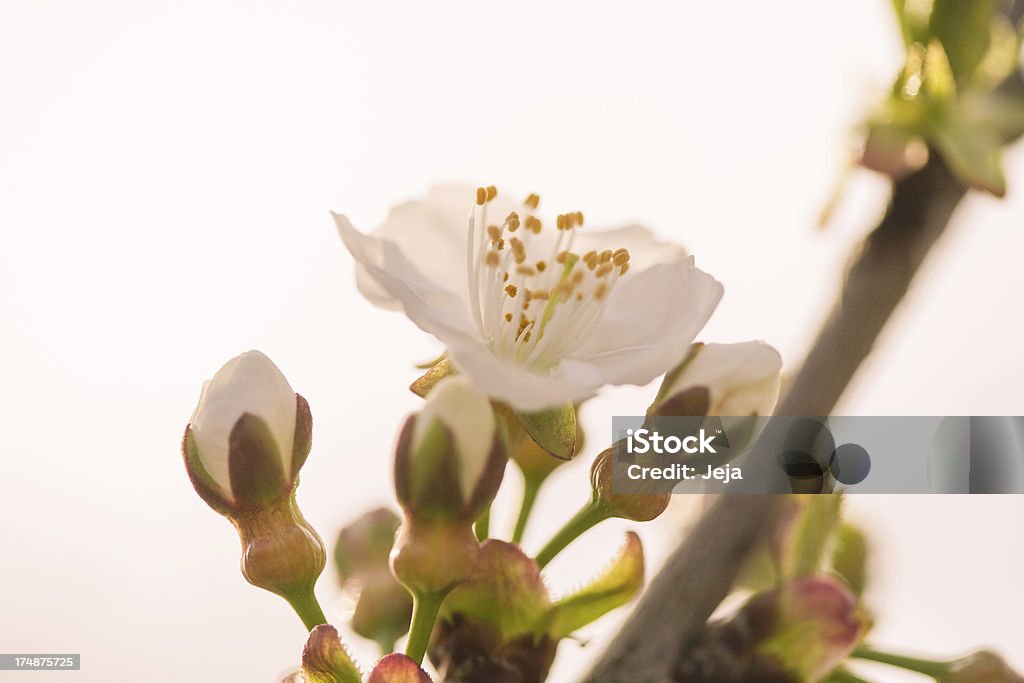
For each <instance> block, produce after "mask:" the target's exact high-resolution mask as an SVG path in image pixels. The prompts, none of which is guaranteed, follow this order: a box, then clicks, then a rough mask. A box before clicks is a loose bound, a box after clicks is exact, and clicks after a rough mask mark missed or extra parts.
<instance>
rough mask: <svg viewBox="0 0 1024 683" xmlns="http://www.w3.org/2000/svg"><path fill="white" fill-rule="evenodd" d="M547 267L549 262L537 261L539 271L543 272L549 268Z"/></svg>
mask: <svg viewBox="0 0 1024 683" xmlns="http://www.w3.org/2000/svg"><path fill="white" fill-rule="evenodd" d="M547 267H548V264H546V263H544V262H543V261H537V272H538V273H543V272H544V271H545V270H547Z"/></svg>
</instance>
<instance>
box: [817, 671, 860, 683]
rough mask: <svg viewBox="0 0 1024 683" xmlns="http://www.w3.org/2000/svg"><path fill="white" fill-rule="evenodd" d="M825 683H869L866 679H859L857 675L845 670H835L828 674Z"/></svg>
mask: <svg viewBox="0 0 1024 683" xmlns="http://www.w3.org/2000/svg"><path fill="white" fill-rule="evenodd" d="M825 680H826V683H871V681H869V680H867V679H866V678H861V677H860V676H858V675H857V674H855V673H853V672H851V671H847V670H846V669H836V670H835V671H833V672H832V673H830V674H829V676H828V678H826V679H825Z"/></svg>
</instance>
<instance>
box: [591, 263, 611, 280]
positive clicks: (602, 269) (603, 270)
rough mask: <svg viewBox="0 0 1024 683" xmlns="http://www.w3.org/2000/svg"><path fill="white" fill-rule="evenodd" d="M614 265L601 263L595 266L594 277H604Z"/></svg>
mask: <svg viewBox="0 0 1024 683" xmlns="http://www.w3.org/2000/svg"><path fill="white" fill-rule="evenodd" d="M614 267H615V266H613V265H612V264H610V263H602V264H601V265H600V266H598V267H597V270H596V271H594V277H604V276H605V275H607V274H608V273H610V272H612V268H614Z"/></svg>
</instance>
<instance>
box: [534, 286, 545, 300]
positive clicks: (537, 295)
mask: <svg viewBox="0 0 1024 683" xmlns="http://www.w3.org/2000/svg"><path fill="white" fill-rule="evenodd" d="M530 296H531V297H533V298H534V299H541V300H546V299H547V298H548V296H549V295H548V293H547V291H546V290H543V289H534V290H531V291H530Z"/></svg>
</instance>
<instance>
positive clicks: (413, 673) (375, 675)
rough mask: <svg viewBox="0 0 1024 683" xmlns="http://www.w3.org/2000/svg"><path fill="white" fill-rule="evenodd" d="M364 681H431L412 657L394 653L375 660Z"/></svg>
mask: <svg viewBox="0 0 1024 683" xmlns="http://www.w3.org/2000/svg"><path fill="white" fill-rule="evenodd" d="M366 683H431V680H430V676H428V675H427V672H426V671H424V670H423V669H421V668H420V667H419V665H417V664H416V662H414V661H413V660H412V659H410V658H409V657H406V656H405V655H402V654H398V653H394V654H390V655H388V656H386V657H383V658H381V660H380V661H379V662H377V666H375V667H373V671H371V672H370V677H369V678H367V679H366Z"/></svg>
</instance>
